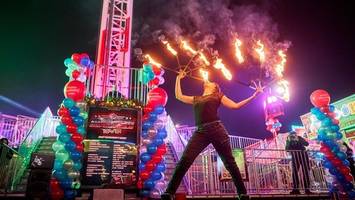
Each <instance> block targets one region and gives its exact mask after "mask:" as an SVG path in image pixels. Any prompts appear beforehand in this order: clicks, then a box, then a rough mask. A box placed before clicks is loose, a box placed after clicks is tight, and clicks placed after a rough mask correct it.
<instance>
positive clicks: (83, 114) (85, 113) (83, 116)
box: [79, 112, 88, 119]
mask: <svg viewBox="0 0 355 200" xmlns="http://www.w3.org/2000/svg"><path fill="white" fill-rule="evenodd" d="M79 115H80V116H81V117H82V118H84V119H87V118H88V113H87V112H81V113H80V114H79Z"/></svg>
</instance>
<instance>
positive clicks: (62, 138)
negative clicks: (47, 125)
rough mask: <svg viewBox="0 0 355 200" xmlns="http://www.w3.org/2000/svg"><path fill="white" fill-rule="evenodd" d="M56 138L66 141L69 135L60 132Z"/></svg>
mask: <svg viewBox="0 0 355 200" xmlns="http://www.w3.org/2000/svg"><path fill="white" fill-rule="evenodd" d="M58 140H59V141H61V142H63V143H67V142H68V141H69V140H70V135H69V134H68V133H62V134H60V135H59V137H58Z"/></svg>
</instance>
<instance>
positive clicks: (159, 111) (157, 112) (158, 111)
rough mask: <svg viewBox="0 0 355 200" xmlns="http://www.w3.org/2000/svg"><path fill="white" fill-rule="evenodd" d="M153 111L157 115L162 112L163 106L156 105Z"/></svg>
mask: <svg viewBox="0 0 355 200" xmlns="http://www.w3.org/2000/svg"><path fill="white" fill-rule="evenodd" d="M153 112H154V113H156V114H157V115H160V114H162V113H163V112H164V106H157V107H156V108H155V109H154V111H153Z"/></svg>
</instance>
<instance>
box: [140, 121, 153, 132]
mask: <svg viewBox="0 0 355 200" xmlns="http://www.w3.org/2000/svg"><path fill="white" fill-rule="evenodd" d="M152 126H153V124H152V123H151V122H149V121H146V122H144V123H143V126H142V129H143V130H148V129H149V128H150V127H152Z"/></svg>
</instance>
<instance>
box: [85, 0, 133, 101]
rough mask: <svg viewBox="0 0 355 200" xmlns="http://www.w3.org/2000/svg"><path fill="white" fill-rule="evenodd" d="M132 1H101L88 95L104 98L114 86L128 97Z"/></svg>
mask: <svg viewBox="0 0 355 200" xmlns="http://www.w3.org/2000/svg"><path fill="white" fill-rule="evenodd" d="M132 9H133V0H103V7H102V15H101V27H100V36H99V42H98V47H97V57H96V66H95V74H94V82H93V83H94V84H92V85H91V88H90V90H91V94H93V95H94V96H95V97H98V98H101V97H104V96H105V95H106V94H107V93H108V92H109V91H111V90H113V89H116V90H118V91H119V92H120V93H121V94H123V95H124V96H126V97H127V96H129V91H130V88H129V84H130V81H129V72H130V71H129V67H130V49H131V30H132V25H131V24H132Z"/></svg>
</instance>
